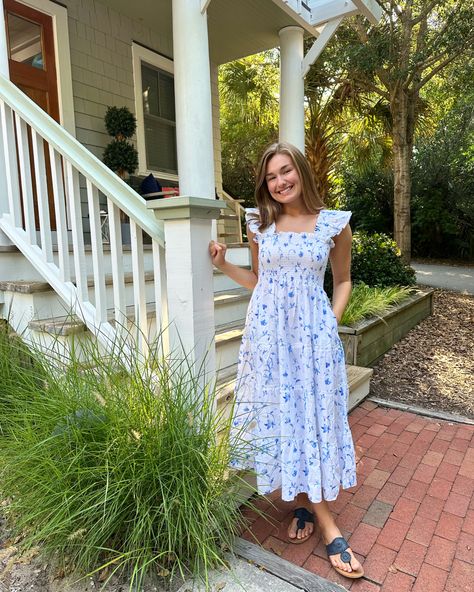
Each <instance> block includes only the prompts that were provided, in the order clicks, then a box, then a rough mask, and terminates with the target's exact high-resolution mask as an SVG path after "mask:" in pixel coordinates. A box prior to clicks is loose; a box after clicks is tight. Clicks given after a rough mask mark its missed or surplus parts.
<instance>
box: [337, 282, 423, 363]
mask: <svg viewBox="0 0 474 592" xmlns="http://www.w3.org/2000/svg"><path fill="white" fill-rule="evenodd" d="M432 312H433V290H418V291H417V292H416V293H415V294H413V295H412V296H409V297H408V298H407V299H406V300H404V301H403V302H401V303H400V304H398V305H396V306H394V307H393V309H392V310H390V311H389V312H387V313H386V314H385V315H383V317H382V318H370V319H364V320H362V321H359V322H358V323H356V324H355V325H354V326H353V327H344V326H340V327H339V337H340V338H341V340H342V343H343V346H344V351H345V355H346V364H352V365H354V366H365V367H367V366H373V365H374V364H375V363H376V362H377V361H378V360H379V359H380V358H381V357H382V356H383V354H384V353H385V352H387V351H388V350H389V349H390V348H391V347H392V345H393V344H394V343H396V342H397V341H400V339H401V338H402V337H403V336H404V335H406V334H407V333H408V331H410V329H413V327H415V326H416V325H417V324H418V323H419V322H420V321H422V320H423V319H425V318H426V317H428V316H429V315H431V314H432Z"/></svg>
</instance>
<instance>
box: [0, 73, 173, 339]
mask: <svg viewBox="0 0 474 592" xmlns="http://www.w3.org/2000/svg"><path fill="white" fill-rule="evenodd" d="M0 127H1V132H0V161H3V162H0V174H1V173H2V172H3V173H4V175H5V185H6V192H7V199H5V197H0V229H1V230H2V231H3V232H4V233H5V234H6V235H7V236H8V238H9V240H10V241H12V242H13V243H14V244H15V245H16V246H17V247H18V248H19V249H20V251H21V252H22V253H23V255H24V256H25V257H26V258H27V259H28V260H29V261H30V263H31V264H32V265H33V266H34V267H35V268H36V270H37V271H38V272H39V273H40V274H41V275H42V276H43V277H44V279H45V280H46V281H47V282H49V284H50V285H51V287H52V288H53V289H54V290H55V291H56V293H57V294H58V295H59V296H60V297H61V299H62V300H63V302H64V303H65V305H66V306H67V307H68V310H71V311H72V312H74V313H75V314H76V315H77V316H78V317H79V318H80V319H81V320H82V321H83V322H84V323H85V324H86V326H87V327H88V329H89V330H90V331H91V332H92V333H94V334H95V335H96V336H97V338H98V339H99V340H100V341H101V343H102V344H103V345H104V346H105V347H106V348H110V346H111V344H115V343H117V338H118V337H120V336H122V335H123V331H124V330H127V328H130V326H131V323H132V324H133V327H134V329H135V330H136V331H135V334H136V335H139V336H140V341H141V342H142V343H143V344H146V343H147V342H149V341H150V340H152V339H153V337H154V334H156V332H157V330H158V329H159V327H160V326H161V325H162V323H163V324H164V323H166V318H165V317H166V298H165V294H166V286H165V270H164V233H163V228H162V224H161V223H160V222H159V221H157V220H156V219H155V218H154V217H153V215H151V214H150V211H149V210H147V209H146V205H145V201H144V199H143V198H142V197H141V196H139V195H138V194H137V193H136V192H135V191H133V190H132V189H131V188H130V187H129V186H128V185H127V184H126V183H124V182H123V181H122V180H121V179H120V178H119V177H118V176H117V175H115V174H114V173H112V172H111V171H110V170H109V169H108V168H107V167H106V166H105V165H104V164H103V163H102V162H101V161H100V160H99V159H98V158H96V157H95V156H94V155H93V154H92V153H91V152H89V150H87V149H86V148H85V147H84V146H83V145H82V144H80V143H79V142H78V141H77V140H76V139H75V138H74V137H73V136H71V135H70V134H69V133H68V132H67V131H66V130H65V129H64V128H62V127H61V126H60V125H59V124H58V123H56V122H55V121H54V120H53V119H52V118H51V117H50V116H49V115H47V114H46V113H45V112H44V111H43V110H42V109H41V108H40V107H38V106H37V105H36V104H35V103H34V102H33V101H31V100H30V99H29V98H28V97H27V96H26V95H25V94H24V93H23V92H22V91H20V90H19V89H18V88H17V87H16V86H15V85H14V84H12V83H11V82H10V81H9V80H7V79H6V78H4V77H2V76H0ZM2 165H3V166H4V167H5V170H4V171H2V169H3V166H2ZM81 196H82V197H83V199H81ZM50 204H51V205H50ZM104 207H106V211H107V218H108V229H107V232H108V239H109V240H108V243H109V246H108V249H110V268H111V275H112V285H113V289H112V292H113V295H112V299H113V303H112V305H111V303H110V295H109V300H108V301H106V273H105V267H104V244H103V243H104V241H103V234H104V228H103V227H102V222H103V216H102V219H101V210H104ZM52 216H54V221H52ZM124 218H125V219H127V220H129V224H130V247H129V248H130V251H131V273H132V282H133V290H132V292H133V296H132V302H130V300H129V301H127V300H126V291H125V275H126V274H125V270H124V244H123V239H122V225H121V220H123V219H124ZM84 220H88V221H89V225H90V229H88V232H90V250H91V260H92V277H93V279H92V285H93V288H92V289H91V290H89V285H90V283H91V281H90V277H88V270H87V258H86V245H85V240H84V224H83V222H84ZM52 222H53V223H52ZM87 235H88V233H87ZM144 236H148V237H149V238H148V239H146V240H148V242H149V243H151V246H150V247H149V250H150V251H151V252H152V256H153V274H152V275H153V282H154V286H153V294H154V295H153V297H152V298H150V297H148V299H149V300H153V302H147V298H146V296H145V294H146V292H145V271H146V269H145V264H144V244H143V242H144ZM53 237H55V239H56V240H55V243H56V244H55V245H53ZM127 248H128V247H127ZM71 250H72V257H71V260H70V251H71ZM148 271H149V270H148ZM149 277H150V274H149V273H147V280H149ZM150 309H152V310H151V311H150ZM143 337H145V339H142V338H143ZM134 345H136V344H134ZM143 349H146V345H142V350H143Z"/></svg>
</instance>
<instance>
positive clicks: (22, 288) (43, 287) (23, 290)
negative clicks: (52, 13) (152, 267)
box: [0, 271, 155, 294]
mask: <svg viewBox="0 0 474 592" xmlns="http://www.w3.org/2000/svg"><path fill="white" fill-rule="evenodd" d="M154 276H155V274H154V273H153V272H152V271H146V272H145V282H149V281H152V280H153V278H154ZM123 277H124V282H125V284H131V283H133V273H132V272H127V273H124V274H123ZM71 281H72V283H73V284H74V283H75V279H74V278H72V280H71ZM112 284H113V276H112V274H111V273H107V274H105V285H106V286H111V285H112ZM93 286H94V276H92V275H89V276H88V277H87V287H88V288H92V287H93ZM52 289H53V288H51V286H50V285H49V284H48V282H36V281H28V280H15V281H4V282H1V281H0V291H6V292H17V293H20V294H38V293H40V292H48V291H49V290H52Z"/></svg>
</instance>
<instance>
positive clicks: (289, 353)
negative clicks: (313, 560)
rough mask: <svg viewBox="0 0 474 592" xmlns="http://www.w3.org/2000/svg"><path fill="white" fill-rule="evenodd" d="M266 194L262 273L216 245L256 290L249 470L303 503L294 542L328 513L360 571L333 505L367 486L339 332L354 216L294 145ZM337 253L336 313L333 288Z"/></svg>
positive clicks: (256, 247) (267, 170)
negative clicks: (326, 204)
mask: <svg viewBox="0 0 474 592" xmlns="http://www.w3.org/2000/svg"><path fill="white" fill-rule="evenodd" d="M255 198H256V203H257V206H258V208H254V209H249V210H247V212H246V218H247V231H248V238H249V244H250V250H251V253H252V270H251V271H249V270H246V269H243V268H240V267H238V266H236V265H233V264H231V263H229V262H227V261H226V259H225V251H226V246H225V245H224V244H221V243H217V242H211V244H210V247H209V250H210V254H211V257H212V262H213V263H214V265H215V266H216V267H217V268H218V269H220V270H221V271H223V272H224V273H225V274H227V275H228V276H229V277H231V278H232V279H233V280H235V281H236V282H237V283H239V284H240V285H242V286H244V287H246V288H249V289H251V290H253V294H252V298H251V301H250V304H249V308H248V312H247V319H246V326H245V331H244V335H243V339H242V345H241V348H240V354H239V364H238V372H237V386H236V406H235V416H234V417H235V418H234V427H235V429H241V430H242V431H243V432H244V433H245V437H246V439H248V440H251V441H252V443H253V445H254V452H253V455H252V456H250V455H248V459H247V464H246V465H245V466H246V467H247V468H249V467H251V468H252V469H254V470H255V472H256V475H257V485H258V489H259V492H260V493H262V494H268V493H270V492H272V491H275V490H277V489H281V497H282V499H283V500H284V501H292V500H295V499H296V505H297V506H298V507H297V509H296V510H295V515H294V518H293V520H292V521H291V524H290V526H289V529H288V540H289V541H290V542H293V543H302V542H304V541H306V540H307V539H308V538H310V537H311V536H312V533H313V529H314V515H316V518H317V520H318V523H319V526H320V529H321V533H322V536H323V538H324V541H325V543H326V548H327V552H328V556H329V560H330V562H331V564H332V565H333V567H334V568H335V569H336V570H337V571H338V572H339V573H341V574H342V575H344V576H347V577H351V578H358V577H361V576H362V575H363V573H364V572H363V569H362V566H361V565H360V563H359V562H358V561H357V559H356V558H355V557H354V554H353V552H352V551H351V549H350V548H349V545H348V543H347V541H346V540H345V539H344V538H343V537H342V535H341V532H340V530H339V529H338V527H337V526H336V524H335V521H334V518H333V516H332V514H331V512H330V510H329V506H328V503H327V502H328V501H331V500H335V499H336V498H337V495H338V493H339V489H340V488H341V487H342V488H344V489H347V488H349V487H352V486H353V485H355V483H356V468H355V454H354V446H353V442H352V436H351V432H350V428H349V425H348V420H347V398H348V386H347V376H346V371H345V363H344V351H343V348H342V344H341V341H340V339H339V336H338V331H337V327H338V322H339V321H340V320H341V317H342V314H343V312H344V308H345V307H346V305H347V302H348V300H349V296H350V292H351V279H350V257H351V242H352V234H351V230H350V227H349V225H348V222H349V218H350V216H351V214H350V212H341V211H334V210H326V209H324V208H323V203H322V201H321V199H320V198H319V195H318V192H317V189H316V185H315V182H314V179H313V177H312V175H311V171H310V168H309V165H308V163H307V161H306V159H305V158H304V156H303V154H302V153H301V152H300V151H299V150H298V149H297V148H295V147H294V146H292V145H290V144H287V143H277V144H272V145H271V146H269V147H268V148H267V150H266V151H265V153H264V154H263V156H262V159H261V161H260V164H259V166H258V170H257V183H256V192H255ZM328 259H330V261H331V267H332V273H333V284H334V291H333V302H332V309H331V305H330V302H329V300H328V297H327V295H326V293H325V292H324V289H323V280H324V273H325V269H326V265H327V262H328ZM238 466H241V467H242V468H244V467H243V466H242V463H240V464H239V465H238Z"/></svg>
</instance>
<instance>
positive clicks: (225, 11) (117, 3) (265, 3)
mask: <svg viewBox="0 0 474 592" xmlns="http://www.w3.org/2000/svg"><path fill="white" fill-rule="evenodd" d="M100 2H101V3H102V4H106V5H107V6H109V7H110V8H113V9H115V10H116V11H117V12H120V13H121V14H124V15H126V16H129V17H131V18H135V19H138V20H140V21H142V22H143V23H144V24H146V26H148V27H150V28H151V29H152V30H155V31H156V32H157V33H163V32H166V34H167V35H169V36H170V37H171V34H172V16H171V0H158V2H157V1H156V0H136V1H135V2H130V0H100ZM208 23H209V46H210V55H211V60H212V62H214V63H215V64H223V63H225V62H229V61H231V60H235V59H238V58H241V57H244V56H247V55H252V54H254V53H257V52H259V51H263V50H265V49H271V48H273V47H277V46H278V45H279V44H280V41H279V37H278V31H279V30H280V29H282V28H283V27H288V26H292V25H300V26H303V27H304V28H305V29H306V31H307V32H312V31H314V29H313V28H312V27H311V25H309V23H305V22H304V21H303V19H302V18H301V17H299V16H298V15H297V14H295V13H294V16H292V15H291V14H288V8H287V7H286V6H285V5H284V2H275V1H274V0H211V3H210V5H209V8H208ZM136 41H138V42H139V41H140V40H139V39H136Z"/></svg>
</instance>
